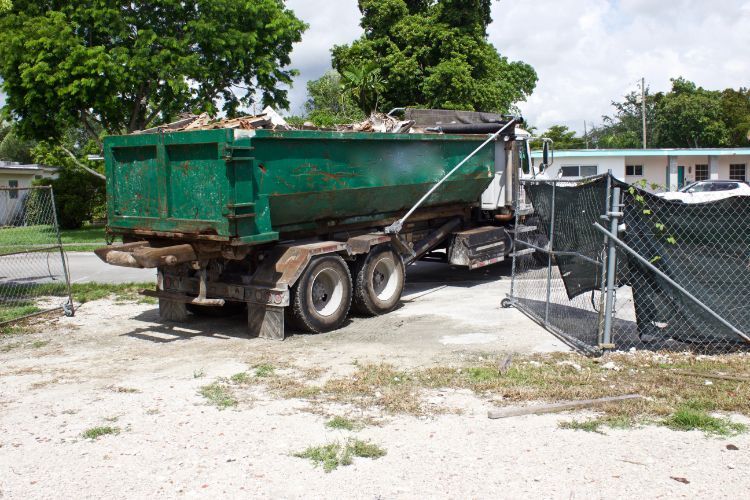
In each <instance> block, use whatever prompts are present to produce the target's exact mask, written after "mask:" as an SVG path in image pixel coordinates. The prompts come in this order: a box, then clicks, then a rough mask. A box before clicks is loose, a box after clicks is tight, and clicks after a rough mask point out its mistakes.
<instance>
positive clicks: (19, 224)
mask: <svg viewBox="0 0 750 500" xmlns="http://www.w3.org/2000/svg"><path fill="white" fill-rule="evenodd" d="M56 309H62V310H63V311H64V312H65V314H67V315H72V314H73V301H72V298H71V293H70V278H69V274H68V270H67V263H66V260H65V253H64V251H63V247H62V243H61V241H60V232H59V229H58V226H57V214H56V212H55V203H54V194H53V192H52V189H51V188H50V187H47V186H40V187H30V188H6V187H0V325H6V324H8V323H11V322H14V321H17V320H19V319H22V318H26V317H29V316H33V315H36V314H41V313H44V312H48V311H52V310H56Z"/></svg>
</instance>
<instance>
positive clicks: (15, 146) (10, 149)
mask: <svg viewBox="0 0 750 500" xmlns="http://www.w3.org/2000/svg"><path fill="white" fill-rule="evenodd" d="M34 145H35V143H34V141H30V140H26V139H22V138H21V137H19V135H18V131H17V130H16V128H15V127H14V126H13V125H6V126H4V127H3V129H2V130H0V160H5V161H16V162H20V163H31V162H32V154H31V150H32V148H33V147H34Z"/></svg>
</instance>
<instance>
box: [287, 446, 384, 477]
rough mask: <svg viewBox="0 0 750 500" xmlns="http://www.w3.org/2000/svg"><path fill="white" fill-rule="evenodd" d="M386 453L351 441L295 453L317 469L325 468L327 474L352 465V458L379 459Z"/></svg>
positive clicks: (311, 447)
mask: <svg viewBox="0 0 750 500" xmlns="http://www.w3.org/2000/svg"><path fill="white" fill-rule="evenodd" d="M385 454H386V451H385V450H384V449H383V448H381V447H380V446H378V445H376V444H373V443H370V442H366V441H361V440H359V439H354V440H349V441H347V442H346V443H345V444H343V445H342V444H340V443H330V444H326V445H322V446H310V447H309V448H307V449H306V450H304V451H302V452H299V453H295V454H294V456H295V457H297V458H306V459H308V460H310V461H311V462H312V463H313V465H315V466H316V467H320V466H322V467H323V470H324V471H325V472H331V471H333V470H334V469H337V468H338V467H340V466H346V465H351V463H352V457H362V458H371V459H373V460H374V459H377V458H380V457H382V456H385Z"/></svg>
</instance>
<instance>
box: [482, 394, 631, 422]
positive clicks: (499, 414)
mask: <svg viewBox="0 0 750 500" xmlns="http://www.w3.org/2000/svg"><path fill="white" fill-rule="evenodd" d="M633 399H643V396H641V395H640V394H628V395H625V396H611V397H606V398H598V399H581V400H577V401H562V402H560V403H551V404H546V405H534V406H526V407H523V408H508V409H502V410H490V411H489V412H488V413H487V416H488V417H489V418H493V419H495V418H508V417H519V416H521V415H542V414H545V413H559V412H562V411H567V410H577V409H580V408H590V407H592V406H598V405H603V404H606V403H619V402H622V401H628V400H633Z"/></svg>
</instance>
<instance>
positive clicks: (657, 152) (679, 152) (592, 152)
mask: <svg viewBox="0 0 750 500" xmlns="http://www.w3.org/2000/svg"><path fill="white" fill-rule="evenodd" d="M554 154H555V157H556V158H573V157H575V158H581V157H584V158H585V157H591V158H601V157H613V156H663V157H666V156H737V155H750V148H696V149H565V150H560V151H555V153H554ZM531 157H532V158H541V157H542V151H541V150H537V151H532V152H531Z"/></svg>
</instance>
